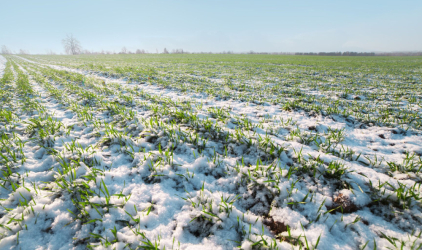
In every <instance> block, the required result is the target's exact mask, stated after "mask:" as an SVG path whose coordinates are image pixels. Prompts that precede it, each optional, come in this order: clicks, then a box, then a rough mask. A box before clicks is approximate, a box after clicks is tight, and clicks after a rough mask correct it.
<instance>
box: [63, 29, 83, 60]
mask: <svg viewBox="0 0 422 250" xmlns="http://www.w3.org/2000/svg"><path fill="white" fill-rule="evenodd" d="M62 43H63V46H64V50H65V51H66V54H69V55H77V54H80V53H81V52H82V46H81V44H80V43H79V41H78V40H77V39H76V38H75V37H73V35H72V34H70V35H67V37H66V38H65V39H63V40H62Z"/></svg>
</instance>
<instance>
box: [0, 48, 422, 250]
mask: <svg viewBox="0 0 422 250" xmlns="http://www.w3.org/2000/svg"><path fill="white" fill-rule="evenodd" d="M421 132H422V57H410V56H409V57H357V56H356V57H344V56H338V57H322V56H280V55H226V54H222V55H216V54H169V55H164V54H156V55H154V54H144V55H79V56H59V55H50V56H45V55H26V56H16V55H8V56H4V57H2V56H0V169H1V173H0V199H1V200H0V248H1V249H9V248H16V249H20V248H21V249H33V248H37V247H39V249H44V248H46V249H47V248H50V249H60V248H61V249H86V248H92V249H164V248H165V249H234V248H241V249H420V248H422V238H421V235H422V204H421V199H422V188H421V184H422V133H421Z"/></svg>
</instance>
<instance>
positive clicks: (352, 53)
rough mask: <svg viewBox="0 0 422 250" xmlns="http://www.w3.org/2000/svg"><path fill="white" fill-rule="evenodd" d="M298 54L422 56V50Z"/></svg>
mask: <svg viewBox="0 0 422 250" xmlns="http://www.w3.org/2000/svg"><path fill="white" fill-rule="evenodd" d="M294 54H295V55H297V56H422V52H420V51H416V52H353V51H346V52H318V53H316V52H308V53H303V52H296V53H294Z"/></svg>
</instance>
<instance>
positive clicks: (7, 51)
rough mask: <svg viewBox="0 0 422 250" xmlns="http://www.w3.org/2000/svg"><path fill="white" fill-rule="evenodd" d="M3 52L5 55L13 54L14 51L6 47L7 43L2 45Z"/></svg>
mask: <svg viewBox="0 0 422 250" xmlns="http://www.w3.org/2000/svg"><path fill="white" fill-rule="evenodd" d="M1 53H2V54H3V55H8V54H12V52H11V51H10V50H9V49H8V48H7V47H6V45H3V46H1Z"/></svg>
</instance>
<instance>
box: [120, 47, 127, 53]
mask: <svg viewBox="0 0 422 250" xmlns="http://www.w3.org/2000/svg"><path fill="white" fill-rule="evenodd" d="M120 54H127V49H126V46H124V47H123V48H122V52H120Z"/></svg>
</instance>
